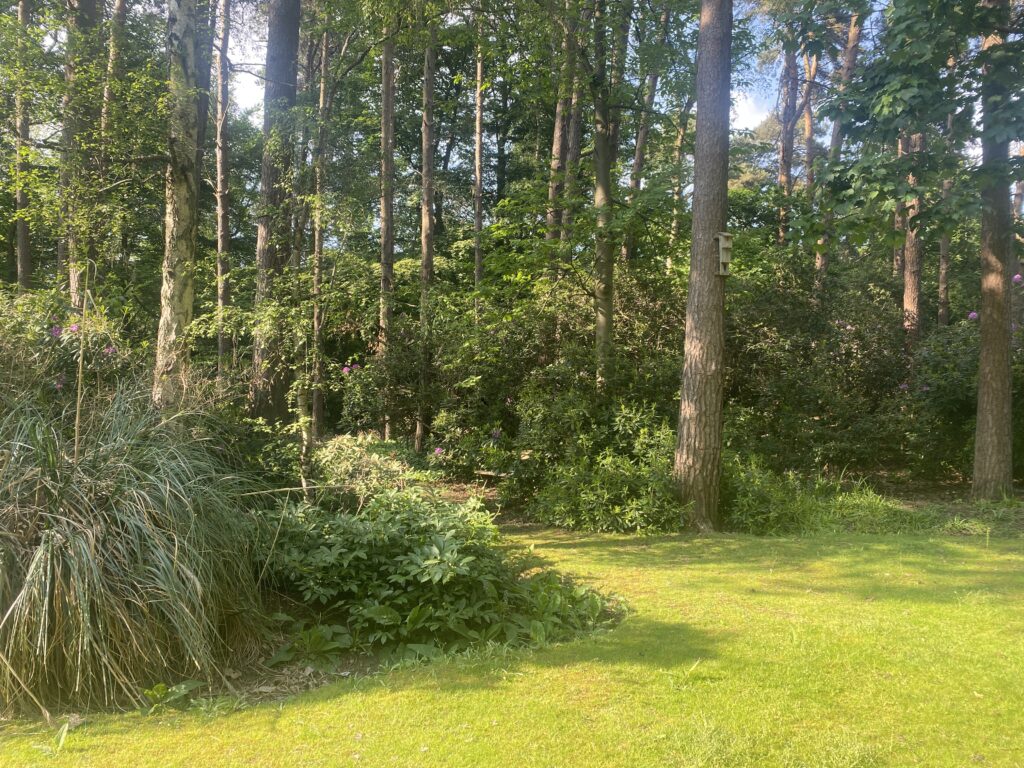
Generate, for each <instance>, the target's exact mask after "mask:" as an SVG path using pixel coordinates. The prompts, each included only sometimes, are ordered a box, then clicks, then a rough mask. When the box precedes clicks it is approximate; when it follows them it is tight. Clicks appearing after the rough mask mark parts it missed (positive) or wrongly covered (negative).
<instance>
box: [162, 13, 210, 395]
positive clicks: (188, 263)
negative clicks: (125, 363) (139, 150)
mask: <svg viewBox="0 0 1024 768" xmlns="http://www.w3.org/2000/svg"><path fill="white" fill-rule="evenodd" d="M167 47H168V54H169V57H170V77H169V81H168V90H169V92H170V114H169V121H168V122H169V125H170V137H169V138H170V140H169V144H168V155H169V157H170V162H169V163H168V164H167V177H166V178H167V184H166V215H165V219H164V262H163V284H162V287H161V289H160V325H159V329H158V333H157V343H156V366H155V368H154V373H153V402H154V403H155V404H156V405H157V406H158V407H160V408H173V407H174V406H176V405H177V404H178V403H179V402H180V401H181V397H182V395H183V394H184V386H185V377H186V376H187V374H188V365H189V346H188V340H187V338H186V333H187V331H188V326H189V324H190V323H191V322H192V298H193V297H192V276H193V270H194V268H195V254H196V230H197V227H198V221H199V218H198V211H199V209H198V198H199V176H198V172H197V167H196V164H197V160H198V154H197V147H198V138H199V124H198V112H199V105H198V99H197V95H196V3H195V0H170V3H169V4H168V21H167Z"/></svg>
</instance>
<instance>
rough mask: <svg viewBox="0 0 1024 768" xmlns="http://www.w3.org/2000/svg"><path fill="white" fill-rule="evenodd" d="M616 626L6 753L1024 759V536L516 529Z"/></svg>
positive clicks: (202, 757)
mask: <svg viewBox="0 0 1024 768" xmlns="http://www.w3.org/2000/svg"><path fill="white" fill-rule="evenodd" d="M517 538H519V539H521V540H522V541H523V542H524V543H534V544H535V545H536V549H537V553H538V554H540V555H541V556H543V557H545V558H546V559H548V560H550V561H551V562H553V563H555V564H557V565H558V566H559V567H560V568H563V569H564V570H567V571H571V572H573V573H576V574H578V575H580V576H581V577H583V578H584V579H585V580H587V581H588V582H590V583H593V584H596V585H599V586H600V587H601V588H603V589H605V590H608V591H612V592H616V593H618V594H620V595H622V596H623V597H624V598H625V599H626V600H627V601H628V603H629V605H630V607H631V611H632V612H631V614H630V615H629V617H628V618H627V619H626V621H625V622H624V623H622V624H621V625H620V626H618V627H617V628H615V629H614V630H611V631H607V632H603V633H601V634H598V635H596V636H592V637H588V638H586V639H583V640H581V641H578V642H575V643H571V644H567V645H562V646H558V647H553V648H547V649H545V650H542V651H538V652H533V653H517V654H509V655H502V654H492V655H490V656H489V657H488V656H481V657H478V658H476V659H462V660H459V661H455V662H445V663H435V664H431V665H423V666H419V667H416V668H407V669H402V670H399V671H396V672H391V673H388V674H381V675H377V676H373V677H369V678H363V679H360V680H350V681H346V682H343V683H339V684H334V685H331V686H328V687H326V688H322V689H320V690H317V691H314V692H311V693H308V694H306V695H303V696H300V697H297V698H294V699H290V700H287V701H284V702H277V703H274V704H267V705H261V706H256V707H253V708H251V709H247V710H243V711H240V712H237V713H234V714H229V715H220V716H209V715H204V714H196V713H188V714H172V715H162V716H158V717H152V718H142V717H140V716H139V715H137V714H126V715H123V716H102V717H92V718H90V719H89V720H88V722H87V723H86V724H85V725H83V726H81V727H79V728H77V729H75V730H74V731H72V732H71V733H70V734H69V735H68V737H67V740H66V741H65V743H64V746H63V749H62V750H61V752H60V754H59V755H57V756H56V757H53V756H50V755H48V754H46V753H45V752H44V750H43V749H41V747H44V746H46V745H50V744H52V743H53V741H52V738H53V737H52V732H42V731H41V730H39V729H38V728H30V727H28V726H25V725H20V726H17V727H15V728H8V729H7V732H6V733H5V734H3V738H4V743H3V745H2V746H0V764H2V765H5V766H7V765H11V766H14V765H16V766H22V765H46V766H50V765H52V766H64V765H67V766H97V767H99V766H102V767H103V768H109V767H111V766H133V767H134V766H159V767H160V768H169V766H218V767H219V766H302V767H303V768H306V767H307V766H347V765H354V766H499V767H507V768H514V767H518V766H552V767H553V766H585V768H598V767H600V766H659V767H660V766H730V767H733V766H809V767H810V766H814V767H819V766H837V767H839V766H842V768H851V767H852V766H929V767H931V766H968V765H986V766H1024V540H1020V539H1002V540H997V539H993V540H991V541H986V540H985V539H984V538H970V539H968V538H934V539H923V538H912V537H905V538H896V537H886V538H883V537H841V538H816V539H796V540H789V539H757V538H752V537H746V536H714V537H705V538H693V537H688V536H663V537H648V538H629V537H622V536H596V535H594V536H585V535H579V534H568V533H561V532H551V531H546V530H541V531H529V532H525V533H518V534H517Z"/></svg>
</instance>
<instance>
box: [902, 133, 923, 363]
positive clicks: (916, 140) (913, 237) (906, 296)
mask: <svg viewBox="0 0 1024 768" xmlns="http://www.w3.org/2000/svg"><path fill="white" fill-rule="evenodd" d="M907 149H908V153H909V154H913V155H919V154H921V153H923V152H924V149H925V143H924V134H923V133H915V134H912V135H911V136H910V138H909V140H908V144H907ZM917 181H918V180H917V175H916V174H914V173H911V174H910V175H909V176H908V177H907V183H908V184H910V186H911V187H912V188H914V187H916V186H917ZM920 213H921V198H920V197H919V196H918V197H915V198H914V199H913V200H911V201H910V203H909V205H908V206H907V212H906V223H907V236H906V240H905V241H904V245H903V330H904V332H905V333H906V344H907V349H908V350H910V349H912V348H913V346H914V345H915V344H916V343H917V339H918V336H920V333H921V253H922V246H921V238H920V233H919V232H918V225H917V223H916V222H915V221H914V218H915V217H916V216H918V215H920Z"/></svg>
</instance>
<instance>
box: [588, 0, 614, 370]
mask: <svg viewBox="0 0 1024 768" xmlns="http://www.w3.org/2000/svg"><path fill="white" fill-rule="evenodd" d="M607 24H608V18H607V4H606V1H605V0H596V2H595V11H594V73H593V88H594V210H595V211H596V214H597V233H596V243H595V249H594V316H595V323H594V364H595V365H594V367H595V372H596V378H597V388H598V390H604V389H605V388H606V387H607V385H608V380H609V378H610V377H611V375H612V366H613V356H614V352H615V347H614V341H613V339H614V335H613V326H612V323H613V313H614V301H613V300H614V277H615V252H614V246H613V243H612V233H611V231H610V229H611V221H612V166H613V165H614V162H615V159H614V155H613V152H614V150H613V148H612V146H613V125H612V107H611V103H610V102H611V93H612V91H611V87H610V83H609V81H608V77H607V55H608V51H607Z"/></svg>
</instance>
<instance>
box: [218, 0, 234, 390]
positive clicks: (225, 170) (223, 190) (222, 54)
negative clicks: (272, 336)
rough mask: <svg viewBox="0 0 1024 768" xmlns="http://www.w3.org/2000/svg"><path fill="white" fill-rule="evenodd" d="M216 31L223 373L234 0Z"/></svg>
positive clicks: (227, 347)
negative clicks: (230, 56)
mask: <svg viewBox="0 0 1024 768" xmlns="http://www.w3.org/2000/svg"><path fill="white" fill-rule="evenodd" d="M217 16H218V27H217V30H218V34H217V117H216V121H217V122H216V132H217V139H216V154H217V188H216V196H217V373H218V375H220V376H224V375H225V374H226V373H227V370H228V369H229V368H230V366H231V339H230V337H229V335H228V331H227V328H226V327H225V321H224V316H225V314H226V312H227V309H228V306H229V305H230V304H231V200H230V192H231V184H230V183H229V174H230V166H229V155H228V151H229V146H228V143H229V136H228V109H229V106H230V104H229V99H230V88H229V86H230V79H231V68H230V64H229V62H228V46H229V44H230V42H231V0H220V11H219V13H218V14H217Z"/></svg>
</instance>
